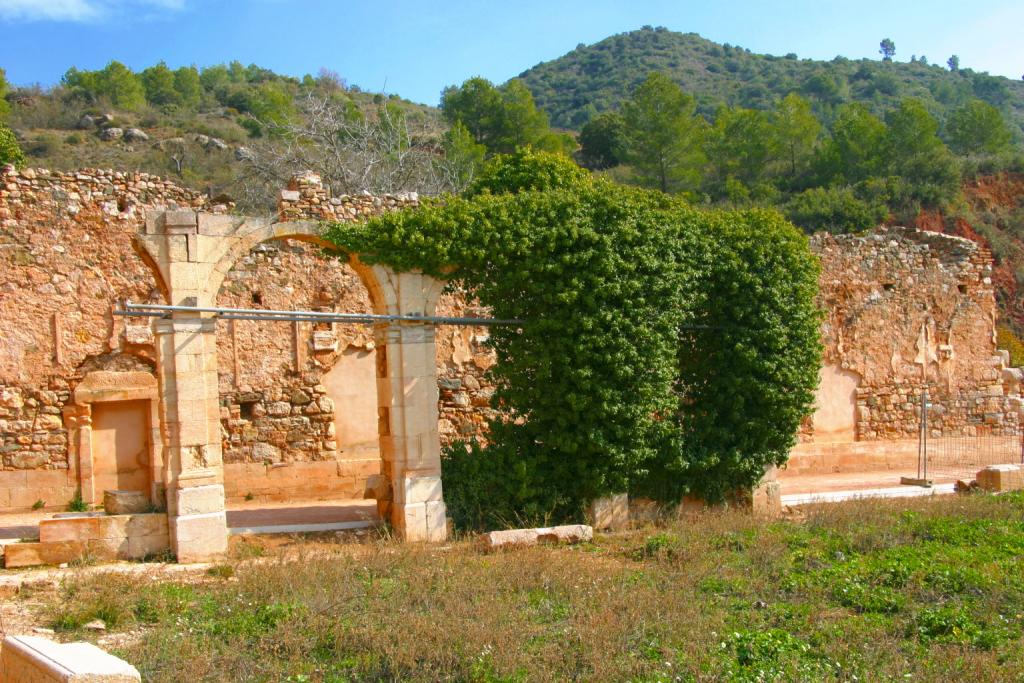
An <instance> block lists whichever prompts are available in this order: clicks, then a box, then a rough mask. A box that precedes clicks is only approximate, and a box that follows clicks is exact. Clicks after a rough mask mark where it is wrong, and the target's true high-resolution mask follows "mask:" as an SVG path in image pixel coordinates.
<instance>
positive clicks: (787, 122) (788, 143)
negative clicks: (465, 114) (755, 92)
mask: <svg viewBox="0 0 1024 683" xmlns="http://www.w3.org/2000/svg"><path fill="white" fill-rule="evenodd" d="M772 127H773V128H774V136H775V140H776V141H777V143H778V148H779V154H780V156H781V158H782V159H783V160H784V164H785V166H786V171H787V172H788V174H789V181H790V183H794V182H796V180H797V178H798V177H799V176H800V175H801V174H802V173H804V172H805V171H806V170H807V168H808V167H809V166H810V162H811V160H812V159H813V157H814V151H815V146H816V145H817V143H818V137H819V136H820V135H821V122H820V121H818V117H816V116H815V115H814V112H812V111H811V103H810V102H808V101H807V100H805V99H804V98H802V97H800V96H799V95H797V94H796V93H790V94H788V95H786V96H785V97H784V98H782V100H780V101H779V103H778V104H777V105H776V106H775V112H774V113H773V115H772Z"/></svg>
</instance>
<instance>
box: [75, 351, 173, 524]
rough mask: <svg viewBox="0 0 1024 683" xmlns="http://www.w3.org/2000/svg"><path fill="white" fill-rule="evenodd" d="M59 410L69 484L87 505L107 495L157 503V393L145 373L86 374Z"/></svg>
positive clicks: (159, 496) (159, 492)
mask: <svg viewBox="0 0 1024 683" xmlns="http://www.w3.org/2000/svg"><path fill="white" fill-rule="evenodd" d="M73 397H74V400H73V401H72V402H71V403H69V404H68V405H67V406H66V407H65V408H64V423H65V425H66V426H67V428H68V447H69V455H70V466H71V468H72V470H73V478H74V480H75V483H76V484H77V487H78V489H79V490H80V491H81V494H82V500H83V501H84V502H85V503H87V504H89V505H99V504H102V503H103V492H104V491H106V490H109V489H122V490H124V489H127V490H131V491H143V492H145V493H146V495H147V496H148V497H149V499H150V501H151V502H152V503H153V504H154V505H157V506H159V505H161V504H162V499H163V481H164V479H163V466H164V458H163V454H164V448H163V442H162V440H161V438H160V415H159V392H158V388H157V382H156V378H155V377H154V376H153V375H152V374H150V373H148V372H139V371H135V372H115V371H95V372H90V373H88V374H87V375H85V377H84V378H83V379H82V381H81V382H79V384H78V386H77V387H75V391H74V394H73Z"/></svg>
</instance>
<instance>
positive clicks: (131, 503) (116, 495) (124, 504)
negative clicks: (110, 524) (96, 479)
mask: <svg viewBox="0 0 1024 683" xmlns="http://www.w3.org/2000/svg"><path fill="white" fill-rule="evenodd" d="M151 507H152V503H151V502H150V500H149V495H148V494H147V493H146V492H145V491H130V490H126V489H108V490H106V491H104V492H103V509H104V510H106V512H107V514H108V515H130V514H135V513H139V512H146V511H147V510H149V509H150V508H151Z"/></svg>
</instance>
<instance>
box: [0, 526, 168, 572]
mask: <svg viewBox="0 0 1024 683" xmlns="http://www.w3.org/2000/svg"><path fill="white" fill-rule="evenodd" d="M169 550H170V542H169V537H168V528H167V515H166V514H162V513H147V514H136V515H103V514H96V513H80V514H77V515H74V516H64V517H59V518H54V519H44V520H43V521H41V522H40V523H39V541H38V542H36V543H12V544H9V545H7V546H5V547H4V566H5V567H7V568H8V569H10V568H13V567H30V566H34V565H39V564H63V563H65V562H75V561H80V560H84V559H87V558H88V559H94V560H104V561H112V560H141V559H145V558H147V557H153V556H157V555H162V554H165V553H167V552H168V551H169Z"/></svg>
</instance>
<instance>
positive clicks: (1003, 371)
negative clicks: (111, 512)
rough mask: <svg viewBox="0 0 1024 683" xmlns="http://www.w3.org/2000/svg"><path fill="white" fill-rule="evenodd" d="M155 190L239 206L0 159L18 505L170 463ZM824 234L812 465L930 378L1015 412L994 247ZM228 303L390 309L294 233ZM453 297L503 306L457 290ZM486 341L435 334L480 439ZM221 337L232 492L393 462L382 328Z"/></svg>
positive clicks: (282, 199)
mask: <svg viewBox="0 0 1024 683" xmlns="http://www.w3.org/2000/svg"><path fill="white" fill-rule="evenodd" d="M418 202H419V198H418V197H417V196H416V195H415V194H414V193H410V194H403V195H398V196H384V197H374V196H370V195H353V196H342V197H331V196H330V195H329V193H328V192H327V190H326V189H325V188H324V187H323V185H322V183H321V182H320V179H319V178H318V177H317V176H315V175H314V174H303V175H300V176H297V177H296V178H294V179H293V180H292V182H291V183H290V184H289V186H288V188H287V189H285V190H282V191H281V194H280V196H279V210H280V215H281V220H299V219H309V218H314V219H324V220H339V221H361V220H365V219H366V218H367V217H369V216H373V215H377V214H380V213H383V212H386V211H391V210H395V209H400V208H403V207H408V206H415V205H417V204H418ZM152 207H167V208H201V209H202V210H203V211H204V212H214V213H217V212H220V213H230V212H231V211H232V210H233V207H232V206H230V205H217V206H214V205H211V202H210V200H209V199H207V198H206V197H205V196H204V195H202V194H200V193H198V192H194V191H191V190H186V189H183V188H180V187H178V186H176V185H174V184H173V183H171V182H168V181H165V180H161V179H160V178H157V177H154V176H149V175H146V174H141V173H128V172H113V171H97V170H84V171H79V172H75V173H54V172H49V171H44V170H32V169H27V170H23V171H15V170H14V169H13V167H5V168H3V169H2V171H0V333H2V339H3V341H2V343H0V510H14V509H25V508H28V507H30V506H32V505H33V504H34V503H36V502H37V501H42V502H43V503H45V505H46V506H47V507H51V508H56V507H61V506H64V505H66V504H67V503H68V502H69V501H70V500H71V498H72V496H73V495H75V492H76V490H77V489H79V488H80V487H82V486H83V482H85V481H86V480H87V479H88V480H90V481H91V479H90V478H94V479H95V480H96V481H97V482H100V481H103V482H114V483H115V484H116V483H117V482H120V481H127V480H128V479H127V478H129V477H133V476H138V472H139V471H144V468H143V469H142V470H140V469H139V468H140V467H142V466H141V465H139V463H141V462H149V461H152V462H157V463H158V462H159V461H160V458H161V457H162V448H161V446H160V444H159V443H158V442H159V441H160V440H161V431H160V425H156V424H148V423H147V424H145V425H143V426H142V427H140V428H138V429H134V430H133V429H132V425H131V420H132V419H135V420H147V419H148V420H149V421H150V422H152V420H153V419H154V418H152V417H149V418H147V417H146V416H147V415H157V414H158V413H157V412H156V411H153V410H147V409H145V407H143V406H142V403H143V402H145V401H147V400H150V397H152V396H156V391H155V388H154V387H155V386H156V380H155V373H154V369H155V368H154V362H155V360H154V359H155V347H154V343H155V339H154V333H153V328H152V325H151V321H150V320H149V319H148V318H125V317H121V316H116V315H114V314H113V311H114V310H115V309H116V308H117V307H118V305H119V304H120V303H121V302H123V301H127V300H130V301H134V302H148V303H166V299H165V294H164V293H163V292H162V291H161V287H162V285H161V283H159V282H157V281H155V280H154V276H153V275H152V271H151V270H150V268H148V267H147V265H146V264H145V263H144V262H143V260H142V257H141V256H140V255H139V254H138V253H136V251H135V249H134V248H133V236H134V235H135V234H136V233H138V232H139V231H140V229H141V228H142V226H143V225H144V221H145V216H144V214H145V211H146V209H148V208H152ZM812 248H813V250H814V251H815V252H816V253H818V254H819V256H820V257H821V260H822V266H823V272H822V277H821V295H820V297H821V304H822V307H823V309H824V310H825V312H826V313H825V320H824V324H823V341H824V344H825V366H824V368H823V369H822V385H821V389H819V407H818V410H817V412H816V413H815V415H814V417H813V418H811V419H809V420H808V421H807V423H806V425H805V428H804V430H803V432H802V434H801V440H802V442H803V443H802V444H801V446H800V447H798V449H797V452H796V454H797V456H800V455H801V454H803V455H805V456H807V457H805V458H804V459H803V461H802V462H803V466H808V467H811V466H814V465H815V463H817V464H818V465H820V464H821V460H820V455H821V447H822V446H823V445H828V446H829V447H832V446H833V445H834V444H837V443H853V444H861V445H863V444H865V443H883V442H894V441H899V440H905V439H908V438H911V437H913V436H914V435H915V434H916V429H917V405H916V403H915V401H916V400H917V397H918V396H919V394H920V391H921V389H923V388H924V387H925V386H926V385H927V386H928V387H930V388H931V389H932V391H934V392H937V393H938V394H942V395H944V396H947V397H954V396H955V397H956V398H955V400H951V401H950V404H949V405H950V409H948V410H946V411H945V412H942V413H940V414H937V415H936V416H935V420H934V422H933V425H934V428H935V429H936V430H937V431H938V432H942V431H944V430H945V431H949V430H970V429H978V428H983V429H999V428H1003V427H1010V426H1016V424H1017V422H1018V420H1019V417H1018V413H1019V406H1020V397H1019V384H1020V373H1019V371H1017V370H1016V369H1012V368H1008V367H1007V360H1006V356H1005V354H1003V353H1000V352H998V351H997V350H996V347H995V341H994V321H995V315H996V308H995V301H994V298H993V289H992V283H991V279H990V275H991V267H992V266H991V256H990V255H989V254H988V253H987V252H986V251H985V250H983V249H981V248H980V247H978V246H977V245H976V244H974V243H972V242H968V241H966V240H961V239H958V238H954V237H948V236H944V235H936V234H932V233H920V232H917V231H913V230H904V229H890V230H887V231H883V232H876V233H871V234H866V235H861V236H828V235H819V236H815V237H814V238H813V239H812ZM216 303H217V305H218V306H222V307H231V308H271V309H306V310H317V311H337V312H350V313H369V312H372V311H371V306H370V300H369V296H368V293H367V291H366V287H365V286H364V284H363V283H362V281H361V280H360V278H359V276H358V275H357V274H356V272H355V271H354V270H353V269H352V268H351V267H349V266H348V265H347V264H346V263H345V262H344V261H343V260H339V259H336V258H333V257H332V256H331V255H329V254H326V253H324V252H323V251H322V250H321V249H320V248H319V247H317V246H314V245H312V244H310V243H305V242H298V241H291V240H278V241H274V242H267V243H263V244H261V245H259V246H257V247H255V248H254V249H253V250H252V251H251V252H250V253H249V254H248V255H247V256H245V257H243V258H242V259H240V260H239V261H238V262H237V263H236V264H235V266H234V267H233V268H232V269H231V271H230V272H229V273H228V274H227V276H226V278H225V280H224V284H223V286H222V287H221V290H220V292H219V295H218V297H217V301H216ZM438 314H439V315H469V316H478V315H486V311H484V310H480V309H479V308H477V307H475V306H473V305H472V303H471V302H469V301H467V298H466V297H465V296H463V295H462V294H461V293H460V292H458V291H452V292H449V293H446V294H445V295H444V296H443V297H442V300H441V303H440V304H439V307H438ZM486 339H487V331H486V329H484V328H466V327H454V326H441V327H439V328H438V329H437V334H436V343H437V375H438V384H439V387H438V388H439V396H440V403H439V412H440V423H439V430H440V433H441V437H442V441H450V440H451V439H455V438H459V437H468V436H474V435H482V428H483V425H484V423H485V421H486V419H487V417H488V416H489V411H490V408H489V407H488V403H489V399H490V396H491V394H492V391H493V390H492V388H491V386H490V385H489V384H488V382H487V380H486V371H487V369H488V368H490V367H491V366H492V365H493V364H494V362H495V361H494V356H493V354H492V353H490V352H489V351H488V350H487V349H486V345H485V342H486ZM217 353H218V368H219V392H220V398H221V425H222V437H223V454H224V463H225V467H224V479H225V481H224V485H225V490H226V493H227V497H228V500H229V501H231V500H238V499H241V498H248V499H256V500H273V499H276V500H282V499H289V498H291V499H297V498H308V499H315V498H322V497H328V496H334V497H338V496H351V497H361V496H362V493H363V487H364V483H365V481H366V479H367V477H369V476H370V475H372V474H375V473H377V472H378V471H379V468H380V457H379V450H378V434H377V420H378V415H377V402H376V399H375V395H376V387H377V384H376V382H377V375H378V373H377V370H376V362H377V359H376V356H377V353H376V350H375V347H374V341H373V335H372V331H371V330H370V329H369V328H368V327H367V326H364V325H355V324H353V325H341V324H335V325H329V324H315V325H314V324H311V323H295V324H291V323H288V324H286V323H280V322H260V321H246V320H235V321H219V322H218V323H217ZM150 378H154V379H150ZM133 411H134V412H133ZM131 416H136V417H131ZM133 439H134V441H133ZM815 448H817V449H818V450H817V451H815V450H814V449H815ZM801 449H803V451H801ZM104 459H106V460H104ZM797 460H799V457H798V458H797ZM154 469H155V468H154ZM103 477H107V478H106V479H103ZM133 481H134V480H133ZM151 483H152V484H153V485H154V486H155V487H156V488H155V489H154V490H158V488H159V481H153V482H151ZM110 485H111V486H112V485H114V484H110ZM103 486H107V484H106V483H104V484H103ZM90 495H93V496H95V495H97V494H94V493H93V494H90ZM98 495H99V496H100V497H102V491H100V492H99V494H98Z"/></svg>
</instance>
